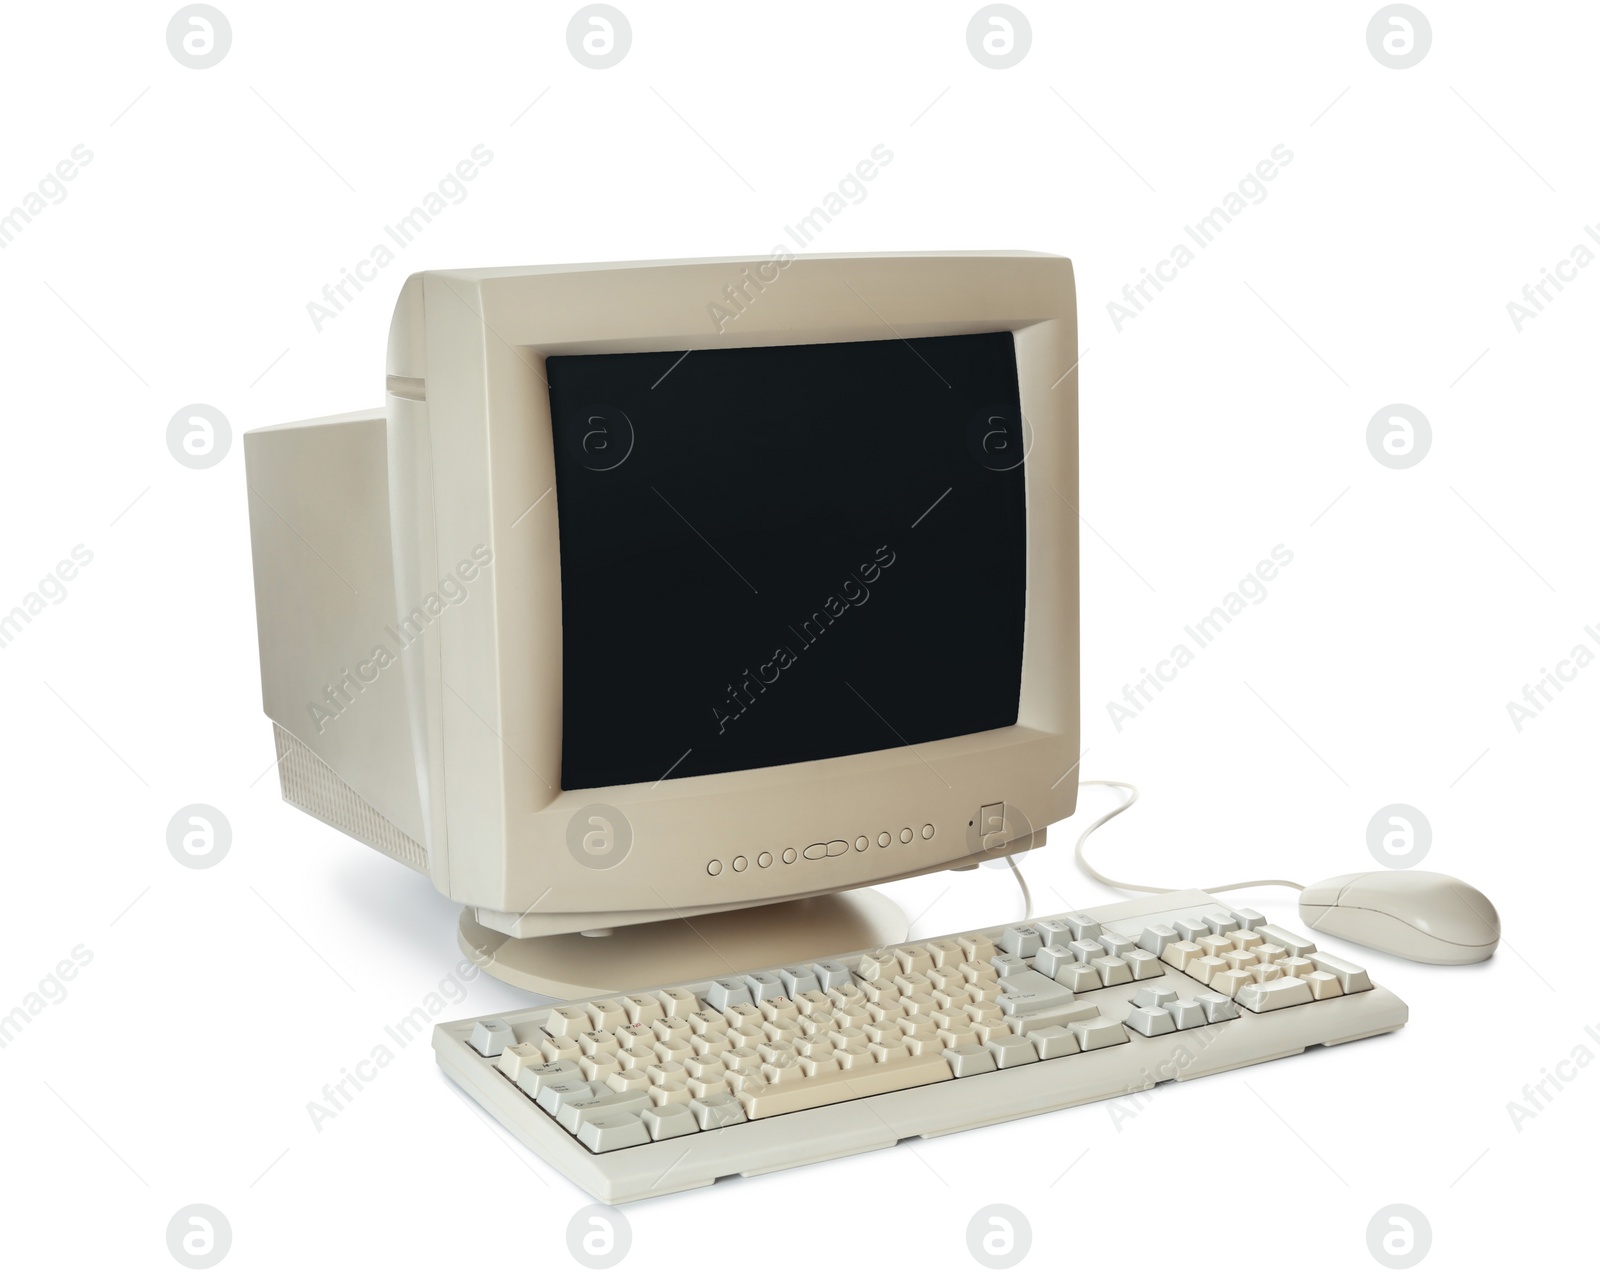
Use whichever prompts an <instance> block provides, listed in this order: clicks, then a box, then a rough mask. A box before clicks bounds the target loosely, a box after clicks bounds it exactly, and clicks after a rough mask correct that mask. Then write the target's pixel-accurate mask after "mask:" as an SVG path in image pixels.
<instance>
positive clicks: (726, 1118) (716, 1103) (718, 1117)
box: [689, 1093, 745, 1132]
mask: <svg viewBox="0 0 1600 1274" xmlns="http://www.w3.org/2000/svg"><path fill="white" fill-rule="evenodd" d="M689 1109H690V1111H691V1112H692V1113H693V1114H694V1117H695V1120H696V1122H698V1123H699V1125H700V1131H701V1132H706V1131H708V1130H710V1129H712V1128H726V1127H727V1126H728V1125H729V1124H742V1123H744V1122H745V1114H744V1109H743V1107H741V1106H740V1105H739V1099H738V1098H737V1097H735V1096H734V1095H733V1094H732V1093H720V1094H714V1095H708V1096H705V1097H696V1098H695V1099H694V1100H693V1101H691V1102H690V1103H689Z"/></svg>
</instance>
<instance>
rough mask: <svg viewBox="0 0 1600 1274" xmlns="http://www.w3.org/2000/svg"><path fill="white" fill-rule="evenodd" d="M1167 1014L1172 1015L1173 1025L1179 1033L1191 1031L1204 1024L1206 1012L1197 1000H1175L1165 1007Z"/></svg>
mask: <svg viewBox="0 0 1600 1274" xmlns="http://www.w3.org/2000/svg"><path fill="white" fill-rule="evenodd" d="M1167 1012H1168V1013H1170V1014H1172V1021H1173V1024H1174V1025H1176V1026H1177V1028H1178V1029H1179V1030H1180V1031H1192V1030H1194V1029H1195V1027H1197V1026H1204V1025H1205V1024H1206V1011H1205V1009H1204V1008H1202V1007H1201V1005H1200V1002H1199V1001H1198V1000H1177V1001H1175V1002H1173V1003H1172V1004H1169V1005H1167Z"/></svg>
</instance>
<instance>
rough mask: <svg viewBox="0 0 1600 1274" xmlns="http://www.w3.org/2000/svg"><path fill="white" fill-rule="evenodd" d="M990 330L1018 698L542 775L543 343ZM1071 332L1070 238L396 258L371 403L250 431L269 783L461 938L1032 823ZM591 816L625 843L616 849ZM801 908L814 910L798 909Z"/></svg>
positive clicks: (877, 869)
mask: <svg viewBox="0 0 1600 1274" xmlns="http://www.w3.org/2000/svg"><path fill="white" fill-rule="evenodd" d="M736 298H737V299H736ZM733 306H738V307H739V308H738V309H737V310H735V311H734V312H735V313H736V315H737V317H736V318H735V319H734V320H732V321H729V319H728V317H727V314H728V311H729V309H730V308H731V307H733ZM719 307H720V309H721V311H722V312H721V314H720V315H719V313H718V309H719ZM996 331H1011V332H1013V333H1014V334H1015V349H1016V360H1017V372H1018V378H1019V389H1020V402H1021V406H1022V411H1023V414H1024V416H1025V418H1026V421H1027V423H1028V425H1029V426H1030V427H1031V439H1030V440H1029V441H1030V446H1029V450H1028V454H1027V459H1026V463H1025V465H1024V477H1025V494H1026V533H1027V548H1028V552H1027V564H1026V616H1025V629H1024V639H1023V657H1022V672H1021V693H1020V700H1019V709H1018V718H1017V722H1016V724H1015V725H1012V726H1008V727H1005V728H1001V729H995V730H989V731H985V732H983V733H981V734H974V735H967V736H962V737H956V738H945V739H936V740H932V741H929V742H923V743H918V744H916V746H915V747H910V746H908V747H899V748H889V749H887V750H882V751H874V752H870V753H864V754H860V755H854V756H842V757H833V758H829V759H824V760H816V761H805V762H800V763H796V764H787V765H777V766H770V767H767V768H762V769H752V770H740V771H736V772H732V773H723V774H706V775H696V776H692V777H672V776H670V775H669V776H667V777H664V778H662V779H660V780H659V781H657V782H653V783H636V784H628V785H623V786H616V787H609V788H590V789H584V790H580V791H562V790H561V789H560V786H559V776H560V773H561V756H562V716H561V691H562V678H561V661H562V613H561V589H560V586H559V585H560V553H559V542H558V535H557V519H556V517H555V510H554V507H553V506H554V504H555V493H554V485H555V473H554V453H553V448H552V429H551V419H550V399H549V394H548V388H547V384H546V381H545V377H544V360H545V358H546V357H547V356H549V355H554V354H575V353H602V352H633V351H681V350H703V349H722V348H733V347H746V346H751V347H753V346H769V345H792V344H810V343H819V342H843V341H870V340H882V339H887V338H890V337H896V338H901V339H905V340H916V339H918V338H923V337H933V336H943V335H957V334H965V333H981V332H996ZM1077 357H1078V354H1077V327H1076V318H1075V304H1074V287H1073V275H1072V265H1071V262H1070V261H1068V260H1066V259H1065V258H1061V257H1054V256H1048V255H1041V254H1033V253H1011V252H994V253H990V252H976V253H964V252H958V253H905V254H884V255H878V254H870V255H837V256H814V257H812V256H806V257H795V258H784V259H782V260H781V263H780V259H779V258H778V257H777V256H773V257H763V258H753V259H727V260H694V261H669V262H630V263H622V264H607V265H569V266H544V267H527V268H514V269H487V270H453V271H430V272H427V273H423V274H418V275H414V276H412V277H411V278H410V279H408V280H407V281H406V283H405V285H404V287H403V289H402V291H401V294H400V298H399V302H398V304H397V306H396V309H395V314H394V319H393V323H392V326H391V329H390V339H389V354H388V376H387V385H386V388H387V396H386V403H385V408H384V409H383V410H382V411H371V412H362V413H355V414H353V415H349V416H342V417H331V418H327V419H323V420H316V421H307V422H303V423H299V424H293V425H282V426H276V427H273V428H270V429H263V430H256V431H253V432H252V433H250V434H248V435H247V436H246V438H245V449H246V450H245V454H246V466H247V476H248V481H249V488H250V519H251V535H252V542H253V548H254V560H255V579H256V602H257V620H258V626H259V635H260V646H261V667H262V686H263V704H264V707H265V710H266V713H267V715H268V716H269V717H270V718H271V719H272V721H273V722H274V727H275V734H276V742H277V747H278V753H279V757H280V760H279V770H280V778H281V782H282V785H283V791H284V796H285V798H286V799H287V800H289V801H290V802H291V803H293V804H295V805H297V806H299V807H300V808H302V809H304V810H306V811H307V812H309V813H311V814H313V815H315V816H317V817H318V818H321V819H323V820H324V821H325V822H328V823H331V824H332V825H334V826H336V827H338V828H340V829H342V830H344V831H345V832H347V833H349V834H350V835H352V836H354V837H355V838H357V839H358V840H361V841H364V842H365V843H367V844H369V845H372V846H373V847H375V848H378V849H380V850H382V851H383V852H385V853H387V854H389V855H390V856H392V857H394V858H395V859H397V860H398V861H401V862H403V863H405V864H406V865H408V866H410V867H412V868H414V869H416V870H418V871H420V872H424V873H426V874H427V876H428V877H429V879H430V880H431V881H432V883H433V885H434V886H435V887H436V888H437V889H438V890H439V891H440V892H441V893H444V894H445V895H447V896H448V897H450V898H452V899H455V900H457V901H459V902H461V903H462V904H464V905H465V906H466V908H467V914H466V915H465V917H464V919H463V935H464V939H463V940H464V945H467V946H469V947H471V948H473V949H475V950H481V949H482V947H483V946H484V945H485V943H486V942H488V943H489V944H490V945H500V944H501V943H502V942H503V940H504V939H505V938H513V939H538V938H540V937H544V936H549V935H570V934H576V933H579V932H583V931H587V932H590V933H595V932H601V931H607V930H618V931H620V930H621V928H622V927H624V926H640V925H646V924H653V923H657V922H663V921H675V922H682V921H684V920H685V919H686V918H693V917H699V916H709V915H712V914H713V913H734V912H741V911H743V910H744V909H748V908H753V907H758V906H762V907H764V908H765V909H764V910H763V912H762V913H761V916H763V917H766V919H765V920H764V921H763V923H765V924H767V925H769V926H771V927H774V928H776V927H777V921H776V920H775V919H773V917H774V916H775V915H776V914H777V913H776V912H775V911H774V910H773V909H772V908H771V907H770V906H769V905H770V904H783V903H793V902H795V901H797V900H802V899H807V898H811V899H821V898H825V897H827V896H830V895H838V894H840V893H841V891H850V890H855V889H858V888H859V887H862V886H868V885H871V884H873V883H875V882H881V881H888V880H894V879H897V878H901V877H905V876H910V875H916V874H920V873H925V872H930V871H936V870H942V869H948V868H963V867H969V866H972V865H974V864H975V863H977V862H979V861H982V860H983V859H985V858H990V857H994V856H995V855H997V854H998V853H999V852H1000V851H1001V849H1002V848H1004V847H1005V846H1006V845H1007V844H1008V843H1009V844H1011V845H1012V846H1013V847H1016V841H1017V840H1018V839H1019V838H1026V839H1027V843H1028V844H1030V845H1031V844H1037V843H1038V842H1039V839H1040V834H1041V833H1042V830H1043V828H1044V827H1045V826H1046V825H1047V824H1048V823H1051V822H1053V821H1056V820H1058V819H1061V818H1065V817H1067V816H1069V815H1070V814H1071V813H1072V812H1073V809H1074V804H1075V799H1076V791H1077V782H1076V773H1075V770H1074V767H1075V765H1076V762H1077V759H1078V756H1079V723H1078V706H1079V689H1078V517H1077V513H1076V506H1077V501H1078V494H1077V488H1078V474H1077V376H1076V371H1075V366H1076V362H1077ZM928 622H929V623H930V624H939V625H950V624H956V625H959V624H980V623H982V622H983V602H982V599H981V598H979V597H972V596H951V597H949V598H948V599H947V602H946V604H945V605H944V606H943V607H942V608H941V610H940V612H939V613H937V614H929V616H928ZM596 808H599V809H601V811H602V814H601V815H600V817H601V819H602V822H601V824H595V823H594V822H593V817H594V815H593V814H592V811H593V810H594V809H596ZM586 811H589V812H591V813H586ZM605 811H611V812H614V813H616V814H620V816H621V819H622V820H623V824H624V826H623V827H622V828H621V829H618V828H610V829H609V831H610V832H612V833H616V832H619V831H620V832H621V833H622V834H623V836H624V839H626V840H627V841H628V844H629V852H627V853H624V854H622V855H621V856H620V859H619V860H618V861H614V862H611V861H607V859H608V855H607V853H606V852H605V851H606V847H607V844H608V842H607V839H606V837H607V831H608V829H607V828H606V827H605V826H604V824H605V823H606V822H607V821H608V820H610V819H611V817H612V815H611V813H606V812H605ZM985 818H987V820H988V821H987V822H985ZM575 820H576V823H575ZM575 826H577V827H578V829H579V831H582V830H583V829H585V828H593V829H595V830H596V834H595V835H594V836H593V837H592V838H591V840H590V841H589V842H588V844H590V845H591V846H592V847H594V848H595V849H597V850H598V851H600V852H596V853H592V854H588V855H587V860H586V857H585V855H586V853H587V851H585V853H578V852H574V851H573V850H572V849H571V838H572V835H573V832H574V827H575ZM925 832H926V834H925ZM885 840H887V842H888V843H886V844H885V843H881V842H882V841H885ZM841 842H842V843H843V844H844V845H845V846H846V847H847V848H845V849H843V850H840V849H839V848H838V846H839V844H840V843H841ZM858 845H861V846H864V847H863V848H857V846H858ZM815 846H821V847H823V849H822V850H821V852H816V851H815V850H813V852H812V853H810V854H808V853H807V852H806V851H807V850H808V849H811V848H812V847H815ZM612 847H613V849H614V842H613V843H612ZM785 851H793V852H792V853H788V854H786V853H785ZM611 857H615V855H614V854H613V855H611ZM736 864H737V865H738V869H737V870H736V869H735V865H736ZM795 914H797V915H802V916H803V915H805V914H810V915H811V916H812V917H813V920H814V921H815V923H816V924H821V923H822V920H821V919H820V918H819V917H820V916H821V915H822V914H823V913H822V912H821V911H819V910H818V906H816V905H814V906H813V907H812V908H811V910H810V912H809V913H807V912H805V911H804V909H802V910H801V911H800V912H797V913H795ZM707 923H709V922H706V921H702V922H700V924H699V926H698V930H699V931H701V932H704V931H705V925H706V924H707ZM693 927H694V926H691V928H693ZM746 928H747V929H748V928H749V926H746ZM801 931H802V932H803V931H804V924H803V923H802V926H801ZM632 932H635V933H638V932H644V931H642V930H633V931H632ZM719 932H722V933H724V934H727V933H728V932H729V931H728V930H727V929H726V928H724V929H722V930H720V931H719ZM855 945H856V946H862V945H867V944H866V943H857V944H855ZM592 949H593V948H592V947H591V950H592ZM831 949H847V945H846V944H844V943H842V942H841V943H840V944H839V945H838V946H830V945H826V943H825V939H823V938H822V937H821V936H820V935H819V941H818V945H816V946H813V947H812V948H810V952H809V953H810V954H818V953H819V952H822V951H827V950H831ZM530 958H531V957H530ZM758 963H760V961H759V960H758V959H751V960H747V961H746V962H745V965H746V966H748V965H753V964H758ZM741 967H745V966H741ZM497 971H499V970H497ZM661 980H662V979H661V978H641V979H638V980H637V981H638V983H639V984H643V983H646V982H659V981H661ZM581 982H582V979H581V978H580V979H576V980H574V979H572V978H568V979H566V981H565V983H562V982H561V980H560V979H556V983H557V984H562V985H579V984H580V983H581Z"/></svg>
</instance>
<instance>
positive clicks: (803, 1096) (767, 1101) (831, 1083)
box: [739, 1045, 1032, 1119]
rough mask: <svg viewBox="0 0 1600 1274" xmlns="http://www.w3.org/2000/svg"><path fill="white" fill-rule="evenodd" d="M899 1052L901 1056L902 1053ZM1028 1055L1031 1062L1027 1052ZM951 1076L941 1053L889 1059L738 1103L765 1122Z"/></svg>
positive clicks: (769, 1088) (771, 1088)
mask: <svg viewBox="0 0 1600 1274" xmlns="http://www.w3.org/2000/svg"><path fill="white" fill-rule="evenodd" d="M876 1047H879V1048H881V1047H882V1046H881V1045H878V1046H876ZM900 1051H901V1052H902V1053H904V1051H905V1050H904V1049H901V1050H900ZM1029 1053H1030V1058H1031V1054H1032V1049H1031V1048H1030V1049H1029ZM951 1075H952V1071H951V1069H950V1064H949V1063H948V1062H946V1061H945V1060H944V1056H943V1054H942V1053H929V1054H925V1055H924V1056H921V1057H909V1056H901V1057H891V1058H888V1059H886V1060H882V1061H876V1062H875V1064H873V1065H870V1066H865V1067H863V1066H859V1065H856V1066H851V1067H850V1068H849V1069H848V1070H844V1071H838V1072H833V1073H830V1074H819V1075H813V1076H812V1077H811V1078H809V1079H800V1080H796V1081H795V1082H793V1083H789V1084H782V1085H769V1086H767V1087H765V1088H763V1089H761V1090H759V1091H756V1092H753V1093H749V1094H745V1093H741V1094H740V1097H739V1102H740V1104H741V1105H742V1106H743V1109H744V1113H745V1115H746V1117H748V1118H750V1119H766V1118H768V1117H770V1116H772V1115H784V1114H789V1113H791V1112H793V1111H797V1110H810V1109H811V1108H812V1107H814V1106H830V1105H832V1104H833V1103H834V1102H841V1101H851V1100H853V1099H854V1098H857V1097H872V1096H876V1095H877V1094H879V1093H892V1092H898V1091H899V1090H900V1089H903V1088H917V1087H920V1086H921V1085H923V1084H932V1083H937V1082H938V1081H940V1080H944V1079H949V1078H950V1077H951Z"/></svg>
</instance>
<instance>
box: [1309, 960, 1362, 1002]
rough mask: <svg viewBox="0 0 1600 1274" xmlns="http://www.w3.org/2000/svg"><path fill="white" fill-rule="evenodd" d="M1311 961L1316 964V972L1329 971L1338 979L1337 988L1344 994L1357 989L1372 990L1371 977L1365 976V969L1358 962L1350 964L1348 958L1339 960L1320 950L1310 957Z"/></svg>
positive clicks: (1351, 992)
mask: <svg viewBox="0 0 1600 1274" xmlns="http://www.w3.org/2000/svg"><path fill="white" fill-rule="evenodd" d="M1310 960H1311V963H1312V964H1314V965H1316V966H1317V972H1318V973H1331V974H1333V976H1334V977H1336V978H1338V979H1339V989H1340V990H1341V991H1343V992H1344V993H1345V994H1346V995H1353V994H1354V993H1356V992H1357V991H1370V990H1372V979H1371V978H1370V977H1368V976H1367V971H1366V970H1365V969H1363V968H1362V967H1361V966H1360V965H1358V964H1351V963H1350V962H1349V961H1348V960H1340V959H1337V958H1336V957H1334V956H1330V955H1323V954H1322V953H1321V952H1320V951H1319V952H1317V953H1316V954H1315V955H1313V956H1311V957H1310Z"/></svg>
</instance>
